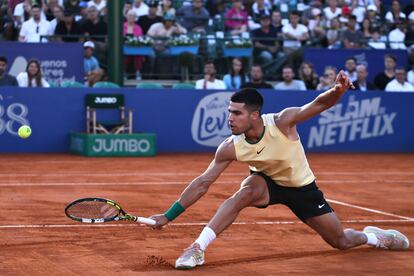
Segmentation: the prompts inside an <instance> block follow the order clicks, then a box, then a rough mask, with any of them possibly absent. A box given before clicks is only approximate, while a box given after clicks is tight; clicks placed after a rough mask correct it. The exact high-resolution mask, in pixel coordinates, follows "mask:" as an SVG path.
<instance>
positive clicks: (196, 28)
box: [177, 0, 210, 33]
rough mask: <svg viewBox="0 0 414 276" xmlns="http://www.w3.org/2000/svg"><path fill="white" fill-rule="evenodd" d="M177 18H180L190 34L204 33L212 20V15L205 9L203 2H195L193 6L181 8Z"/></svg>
mask: <svg viewBox="0 0 414 276" xmlns="http://www.w3.org/2000/svg"><path fill="white" fill-rule="evenodd" d="M177 16H180V24H181V25H182V26H183V27H184V28H186V29H187V30H188V31H189V32H202V33H204V32H205V31H206V28H207V24H208V20H209V19H210V14H209V12H208V11H207V10H206V9H205V8H204V7H203V1H202V0H193V4H192V5H187V6H183V7H181V8H180V9H179V10H178V11H177Z"/></svg>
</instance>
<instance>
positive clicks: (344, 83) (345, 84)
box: [335, 70, 355, 92]
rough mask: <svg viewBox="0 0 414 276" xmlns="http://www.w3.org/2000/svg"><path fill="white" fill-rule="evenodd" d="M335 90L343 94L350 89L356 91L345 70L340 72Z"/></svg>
mask: <svg viewBox="0 0 414 276" xmlns="http://www.w3.org/2000/svg"><path fill="white" fill-rule="evenodd" d="M335 88H336V89H338V90H340V91H341V92H345V91H346V90H347V89H348V88H352V89H355V87H354V85H353V84H352V81H351V80H350V79H349V78H348V76H347V75H346V74H345V72H344V71H343V70H341V71H339V73H338V75H337V76H336V80H335Z"/></svg>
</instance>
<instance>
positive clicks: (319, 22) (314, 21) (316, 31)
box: [308, 8, 326, 41]
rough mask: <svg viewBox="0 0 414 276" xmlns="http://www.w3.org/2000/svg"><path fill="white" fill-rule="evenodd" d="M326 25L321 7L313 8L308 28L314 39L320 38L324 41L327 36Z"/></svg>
mask: <svg viewBox="0 0 414 276" xmlns="http://www.w3.org/2000/svg"><path fill="white" fill-rule="evenodd" d="M325 26H326V22H325V19H324V18H323V17H322V12H321V10H320V9H317V8H313V9H312V17H311V19H310V20H309V23H308V28H309V31H310V33H311V35H312V37H313V38H314V39H318V40H319V41H322V39H323V38H325V34H326V31H325Z"/></svg>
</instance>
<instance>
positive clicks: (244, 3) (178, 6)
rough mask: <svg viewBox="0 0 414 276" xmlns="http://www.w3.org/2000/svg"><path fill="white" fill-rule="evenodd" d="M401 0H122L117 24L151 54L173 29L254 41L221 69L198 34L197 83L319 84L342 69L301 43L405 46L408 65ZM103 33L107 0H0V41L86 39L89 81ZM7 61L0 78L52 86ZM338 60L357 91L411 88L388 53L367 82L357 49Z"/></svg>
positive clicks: (413, 15) (97, 69) (411, 76)
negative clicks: (16, 71) (313, 57)
mask: <svg viewBox="0 0 414 276" xmlns="http://www.w3.org/2000/svg"><path fill="white" fill-rule="evenodd" d="M403 2H404V1H396V0H394V1H385V0H384V1H381V0H326V1H323V0H312V1H306V0H305V1H297V0H290V1H287V0H274V1H271V0H232V1H225V0H206V1H204V2H203V1H202V0H191V1H185V0H181V1H171V0H160V1H155V0H148V1H144V0H132V1H131V0H124V1H123V16H124V22H123V25H122V27H123V34H124V37H125V42H128V41H132V40H134V39H135V41H137V40H136V39H137V38H139V37H142V38H144V37H147V36H148V37H151V38H152V39H153V40H152V47H153V48H154V50H155V51H156V53H157V55H162V54H163V53H164V52H165V50H166V49H167V48H168V46H169V45H168V41H169V40H168V39H166V38H170V37H171V36H183V35H188V36H192V35H197V37H208V36H209V35H211V34H214V38H215V39H220V38H224V39H226V40H229V42H230V43H236V44H237V43H245V45H244V46H243V47H252V49H253V51H252V57H251V58H249V59H247V61H246V58H237V57H236V58H233V59H232V60H231V61H230V62H227V63H228V64H229V65H230V66H229V69H228V70H227V69H225V71H224V72H220V73H217V70H216V66H217V60H218V59H216V60H211V55H210V53H208V49H209V47H208V45H207V46H206V45H204V47H203V45H202V41H204V40H200V41H201V42H200V45H198V46H199V47H200V51H199V53H201V54H204V56H203V59H202V65H203V67H204V70H201V72H200V73H202V74H204V77H203V78H201V79H200V80H198V81H196V85H195V87H196V88H199V89H224V88H227V89H238V88H240V87H257V88H274V89H294V90H305V89H317V90H322V89H326V88H328V87H330V86H331V85H332V83H333V81H334V80H333V78H334V77H335V75H336V73H337V70H338V69H337V68H335V67H333V66H327V67H326V68H325V70H324V73H323V75H322V76H318V75H317V73H316V71H315V70H314V66H313V65H312V63H310V62H307V61H304V60H303V49H304V48H305V47H318V48H327V49H341V48H345V49H358V48H359V49H372V50H373V51H375V50H376V49H387V48H390V49H402V50H406V51H407V52H408V59H409V60H408V63H409V64H410V65H413V68H414V54H413V53H414V51H413V49H414V1H405V2H404V3H405V4H404V5H402V4H401V3H403ZM107 34H108V18H107V1H105V0H90V1H85V0H82V1H81V0H0V41H1V40H3V41H13V40H16V41H20V42H22V43H25V42H33V43H47V42H50V41H59V42H82V43H83V45H84V50H85V56H84V69H85V83H87V84H88V85H90V86H92V85H93V84H94V83H96V82H98V81H100V80H102V79H104V78H105V64H106V59H107V47H108V45H107ZM249 43H251V45H250V46H249ZM246 45H247V46H246ZM202 49H204V51H203V50H202ZM0 55H1V54H0ZM154 59H156V58H151V57H144V56H125V57H124V64H125V71H128V72H131V71H132V73H133V77H134V78H136V79H137V80H141V72H142V70H143V68H144V66H145V65H147V66H149V65H148V64H150V66H149V68H150V70H151V71H154V70H156V68H155V67H154ZM227 63H226V65H227ZM6 66H7V59H6V58H4V57H1V58H0V85H14V84H18V85H19V86H48V84H47V82H46V81H44V79H43V78H42V76H41V68H40V65H39V62H38V61H36V60H31V61H30V62H28V64H27V68H26V71H25V72H22V73H21V74H20V75H18V76H17V81H16V82H15V81H12V79H11V78H12V77H11V76H7V77H6V75H7V74H6V73H5V72H6V69H5V68H6ZM226 67H227V66H226ZM344 68H346V73H347V74H348V75H349V76H350V78H351V80H352V81H354V84H355V86H356V88H357V89H358V90H361V91H365V90H385V91H414V70H413V69H411V68H402V67H398V66H397V59H396V57H395V56H393V55H387V56H385V57H384V71H383V72H382V73H380V74H378V75H377V76H375V80H374V82H373V83H370V82H368V81H367V76H368V74H369V72H368V68H367V66H366V65H365V64H358V62H357V60H356V59H355V58H354V57H349V58H348V59H347V60H346V63H345V64H344ZM220 69H221V68H220ZM221 71H223V70H221ZM227 71H228V72H227ZM248 72H250V74H248ZM277 73H278V74H277ZM273 75H275V76H276V75H278V76H280V78H279V79H277V81H280V82H279V83H277V84H276V85H275V86H272V85H270V84H269V83H267V80H266V78H267V77H269V76H273ZM221 76H223V79H220V78H219V77H221ZM272 80H275V79H272Z"/></svg>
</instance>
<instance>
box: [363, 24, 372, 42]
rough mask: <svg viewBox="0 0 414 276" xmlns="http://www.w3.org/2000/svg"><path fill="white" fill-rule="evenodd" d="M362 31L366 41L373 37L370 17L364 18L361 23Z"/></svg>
mask: <svg viewBox="0 0 414 276" xmlns="http://www.w3.org/2000/svg"><path fill="white" fill-rule="evenodd" d="M361 32H362V35H363V36H364V41H368V40H369V39H370V38H371V37H372V26H371V21H369V19H368V18H364V19H363V20H362V23H361Z"/></svg>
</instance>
